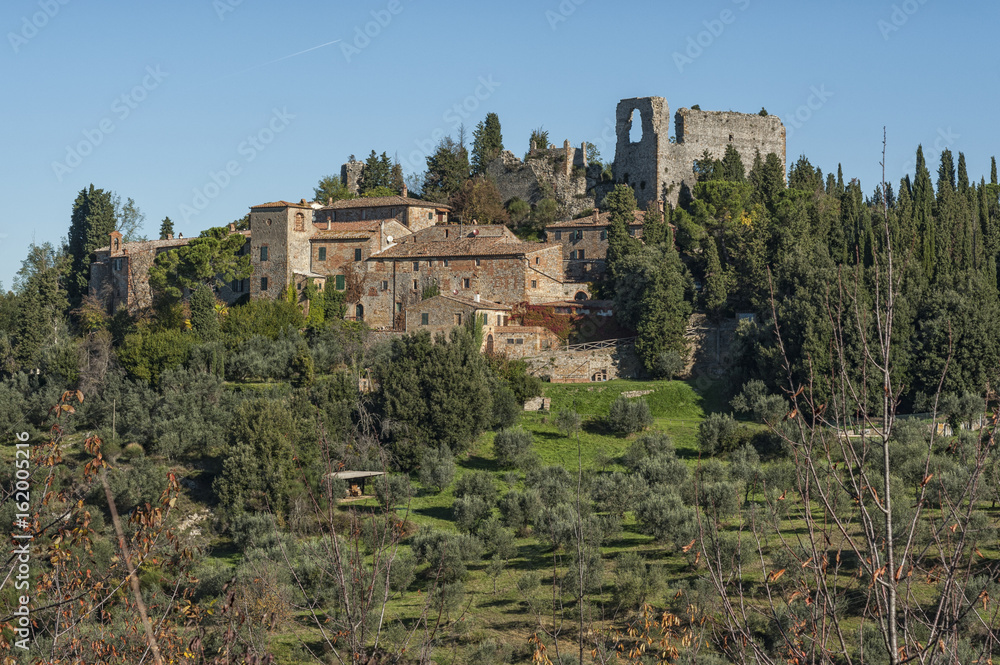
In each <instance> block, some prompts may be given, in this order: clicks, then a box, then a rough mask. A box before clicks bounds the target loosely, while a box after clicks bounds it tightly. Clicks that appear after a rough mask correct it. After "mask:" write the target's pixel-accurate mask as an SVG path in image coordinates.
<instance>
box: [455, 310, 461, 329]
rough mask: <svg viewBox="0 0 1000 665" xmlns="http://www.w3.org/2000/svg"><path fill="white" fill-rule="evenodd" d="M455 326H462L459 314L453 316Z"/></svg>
mask: <svg viewBox="0 0 1000 665" xmlns="http://www.w3.org/2000/svg"><path fill="white" fill-rule="evenodd" d="M455 325H456V326H460V325H462V314H461V313H459V314H456V315H455Z"/></svg>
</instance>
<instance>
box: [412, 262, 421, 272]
mask: <svg viewBox="0 0 1000 665" xmlns="http://www.w3.org/2000/svg"><path fill="white" fill-rule="evenodd" d="M419 270H420V261H414V262H413V272H417V271H419Z"/></svg>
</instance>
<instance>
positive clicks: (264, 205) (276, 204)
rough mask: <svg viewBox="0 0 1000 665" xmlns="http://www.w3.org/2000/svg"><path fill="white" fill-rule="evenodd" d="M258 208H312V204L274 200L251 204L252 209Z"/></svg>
mask: <svg viewBox="0 0 1000 665" xmlns="http://www.w3.org/2000/svg"><path fill="white" fill-rule="evenodd" d="M257 208H305V209H307V210H312V206H311V205H310V204H308V203H289V202H288V201H272V202H270V203H259V204H257V205H255V206H250V209H251V210H256V209H257Z"/></svg>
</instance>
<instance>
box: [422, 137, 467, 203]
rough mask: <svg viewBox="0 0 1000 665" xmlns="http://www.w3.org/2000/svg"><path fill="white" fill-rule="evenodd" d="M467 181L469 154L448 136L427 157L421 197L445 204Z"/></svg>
mask: <svg viewBox="0 0 1000 665" xmlns="http://www.w3.org/2000/svg"><path fill="white" fill-rule="evenodd" d="M468 179H469V153H468V151H467V150H466V149H465V148H464V147H463V146H462V145H461V144H459V143H457V142H456V141H454V140H453V139H452V138H451V137H450V136H446V137H444V138H443V139H441V142H440V143H438V146H437V149H436V150H435V151H434V154H433V155H430V156H428V157H427V171H426V172H425V173H424V186H423V196H424V198H426V199H427V200H428V201H434V202H436V203H445V202H447V201H448V200H449V199H450V198H451V196H452V195H453V194H454V193H455V192H457V191H458V190H460V189H461V188H462V183H464V182H465V181H466V180H468Z"/></svg>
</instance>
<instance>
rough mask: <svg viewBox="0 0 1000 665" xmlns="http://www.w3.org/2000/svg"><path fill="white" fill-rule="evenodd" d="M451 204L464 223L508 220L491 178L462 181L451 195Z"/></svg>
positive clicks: (488, 222)
mask: <svg viewBox="0 0 1000 665" xmlns="http://www.w3.org/2000/svg"><path fill="white" fill-rule="evenodd" d="M451 204H452V206H453V207H454V208H455V214H457V215H458V217H460V218H461V219H462V221H463V222H465V223H466V224H471V223H473V222H478V223H480V224H506V223H507V222H509V221H510V216H509V215H508V214H507V210H506V209H505V208H504V207H503V200H502V199H501V198H500V191H499V190H498V189H497V186H496V185H495V184H494V183H493V181H492V180H490V179H489V178H486V177H483V176H476V177H475V178H470V179H469V180H466V181H465V182H464V183H462V188H461V189H459V190H458V191H457V192H456V193H455V194H454V195H453V196H452V198H451Z"/></svg>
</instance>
